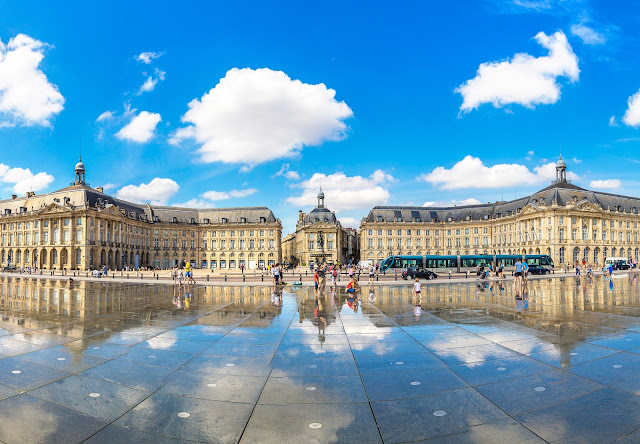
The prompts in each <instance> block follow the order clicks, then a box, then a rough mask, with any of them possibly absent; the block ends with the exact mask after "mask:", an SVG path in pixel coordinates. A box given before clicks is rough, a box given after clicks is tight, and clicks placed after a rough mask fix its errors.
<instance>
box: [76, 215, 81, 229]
mask: <svg viewBox="0 0 640 444" xmlns="http://www.w3.org/2000/svg"><path fill="white" fill-rule="evenodd" d="M76 226H78V227H80V226H82V218H81V217H76Z"/></svg>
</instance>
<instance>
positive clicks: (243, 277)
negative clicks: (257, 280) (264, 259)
mask: <svg viewBox="0 0 640 444" xmlns="http://www.w3.org/2000/svg"><path fill="white" fill-rule="evenodd" d="M242 282H245V280H244V274H242Z"/></svg>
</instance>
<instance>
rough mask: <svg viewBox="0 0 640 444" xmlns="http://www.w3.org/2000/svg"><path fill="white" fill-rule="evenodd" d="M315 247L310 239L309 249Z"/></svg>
mask: <svg viewBox="0 0 640 444" xmlns="http://www.w3.org/2000/svg"><path fill="white" fill-rule="evenodd" d="M314 248H315V244H314V242H313V241H312V240H310V241H309V250H313V249H314Z"/></svg>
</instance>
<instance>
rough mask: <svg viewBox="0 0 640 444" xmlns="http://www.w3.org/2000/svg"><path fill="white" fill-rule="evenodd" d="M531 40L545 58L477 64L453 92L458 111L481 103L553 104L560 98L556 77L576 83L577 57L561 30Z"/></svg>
mask: <svg viewBox="0 0 640 444" xmlns="http://www.w3.org/2000/svg"><path fill="white" fill-rule="evenodd" d="M535 39H536V41H537V42H538V43H539V44H540V46H542V47H543V48H546V49H548V50H549V54H548V55H546V56H541V57H533V56H531V55H529V54H524V53H520V54H516V55H515V56H514V57H513V59H512V60H505V61H501V62H488V63H483V64H481V65H480V67H479V68H478V71H477V75H476V76H475V77H474V78H473V79H470V80H467V81H466V82H464V83H463V84H462V85H460V86H459V87H458V88H456V89H455V92H456V93H460V94H461V95H462V98H463V101H462V105H461V106H460V110H461V111H462V112H469V111H471V110H473V109H477V108H478V107H480V105H482V104H484V103H491V104H492V105H493V106H494V107H496V108H501V107H503V106H505V105H510V104H513V103H516V104H520V105H522V106H525V107H527V108H533V107H534V105H538V104H551V103H556V102H557V101H558V99H559V98H560V85H559V84H558V82H557V79H558V77H567V78H568V79H569V80H570V81H571V82H575V81H577V80H578V77H579V74H580V70H579V68H578V57H577V56H576V55H575V54H574V52H573V49H571V45H569V42H568V41H567V37H566V36H565V35H564V33H563V32H562V31H558V32H556V33H554V34H552V35H550V36H548V35H546V34H545V33H544V32H539V33H538V34H537V35H536V36H535Z"/></svg>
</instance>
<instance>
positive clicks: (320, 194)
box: [318, 190, 324, 199]
mask: <svg viewBox="0 0 640 444" xmlns="http://www.w3.org/2000/svg"><path fill="white" fill-rule="evenodd" d="M318 199H324V193H323V192H322V190H320V192H319V193H318Z"/></svg>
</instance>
